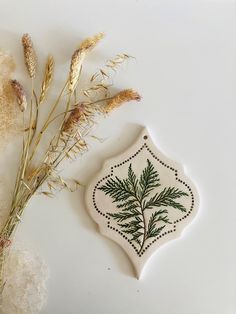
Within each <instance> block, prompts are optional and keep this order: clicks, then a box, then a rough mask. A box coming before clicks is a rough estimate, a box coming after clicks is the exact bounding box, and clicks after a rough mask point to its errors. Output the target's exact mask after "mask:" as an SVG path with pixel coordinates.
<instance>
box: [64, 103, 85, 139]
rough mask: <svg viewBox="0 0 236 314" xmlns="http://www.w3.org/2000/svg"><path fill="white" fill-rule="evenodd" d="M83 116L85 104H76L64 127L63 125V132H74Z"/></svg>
mask: <svg viewBox="0 0 236 314" xmlns="http://www.w3.org/2000/svg"><path fill="white" fill-rule="evenodd" d="M82 116H83V105H79V106H76V107H75V108H74V109H73V110H72V111H71V113H70V115H69V117H68V119H67V120H66V122H65V124H64V127H63V132H65V133H68V134H70V133H73V132H74V131H75V130H76V128H77V126H78V123H79V121H80V119H81V118H82Z"/></svg>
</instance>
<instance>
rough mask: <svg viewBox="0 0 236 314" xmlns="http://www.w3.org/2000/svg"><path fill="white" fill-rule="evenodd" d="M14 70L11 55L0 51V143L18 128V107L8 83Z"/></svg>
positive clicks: (17, 130)
mask: <svg viewBox="0 0 236 314" xmlns="http://www.w3.org/2000/svg"><path fill="white" fill-rule="evenodd" d="M14 70H15V63H14V60H13V58H12V56H11V55H9V54H8V53H6V52H3V51H0V121H1V123H0V145H1V144H3V143H5V142H6V139H9V137H10V136H12V135H13V134H16V133H17V132H19V129H20V119H19V118H20V117H19V108H18V107H17V106H16V103H15V96H14V94H13V93H12V87H11V84H10V79H11V75H12V74H13V72H14Z"/></svg>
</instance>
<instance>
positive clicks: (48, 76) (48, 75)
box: [39, 56, 54, 104]
mask: <svg viewBox="0 0 236 314" xmlns="http://www.w3.org/2000/svg"><path fill="white" fill-rule="evenodd" d="M53 71H54V59H53V56H49V57H48V59H47V62H46V66H45V72H44V78H43V82H42V86H41V93H40V96H39V104H41V103H42V102H43V100H44V98H45V95H46V92H47V90H48V88H49V86H50V84H51V81H52V76H53Z"/></svg>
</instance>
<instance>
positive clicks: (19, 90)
mask: <svg viewBox="0 0 236 314" xmlns="http://www.w3.org/2000/svg"><path fill="white" fill-rule="evenodd" d="M11 86H12V88H13V90H14V92H15V95H16V97H17V101H18V104H19V106H20V110H21V111H22V112H23V111H25V110H26V108H27V101H26V94H25V90H24V88H23V86H22V85H21V84H20V83H19V82H18V81H17V80H11Z"/></svg>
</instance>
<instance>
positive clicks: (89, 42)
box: [69, 33, 104, 93]
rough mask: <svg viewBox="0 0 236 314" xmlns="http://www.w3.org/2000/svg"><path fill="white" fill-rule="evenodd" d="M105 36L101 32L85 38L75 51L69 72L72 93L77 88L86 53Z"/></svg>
mask: <svg viewBox="0 0 236 314" xmlns="http://www.w3.org/2000/svg"><path fill="white" fill-rule="evenodd" d="M103 36H104V35H103V33H99V34H97V35H95V36H93V37H90V38H87V39H85V40H84V41H82V43H81V44H80V46H79V48H78V49H76V50H75V52H74V53H73V55H72V57H71V64H70V73H69V91H70V92H71V93H72V92H73V91H74V90H75V87H76V84H77V82H78V79H79V75H80V71H81V67H82V63H83V61H84V58H85V56H86V54H87V53H88V52H89V51H90V50H91V49H93V48H94V47H95V46H96V44H97V43H98V42H99V41H100V40H101V39H102V38H103Z"/></svg>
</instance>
